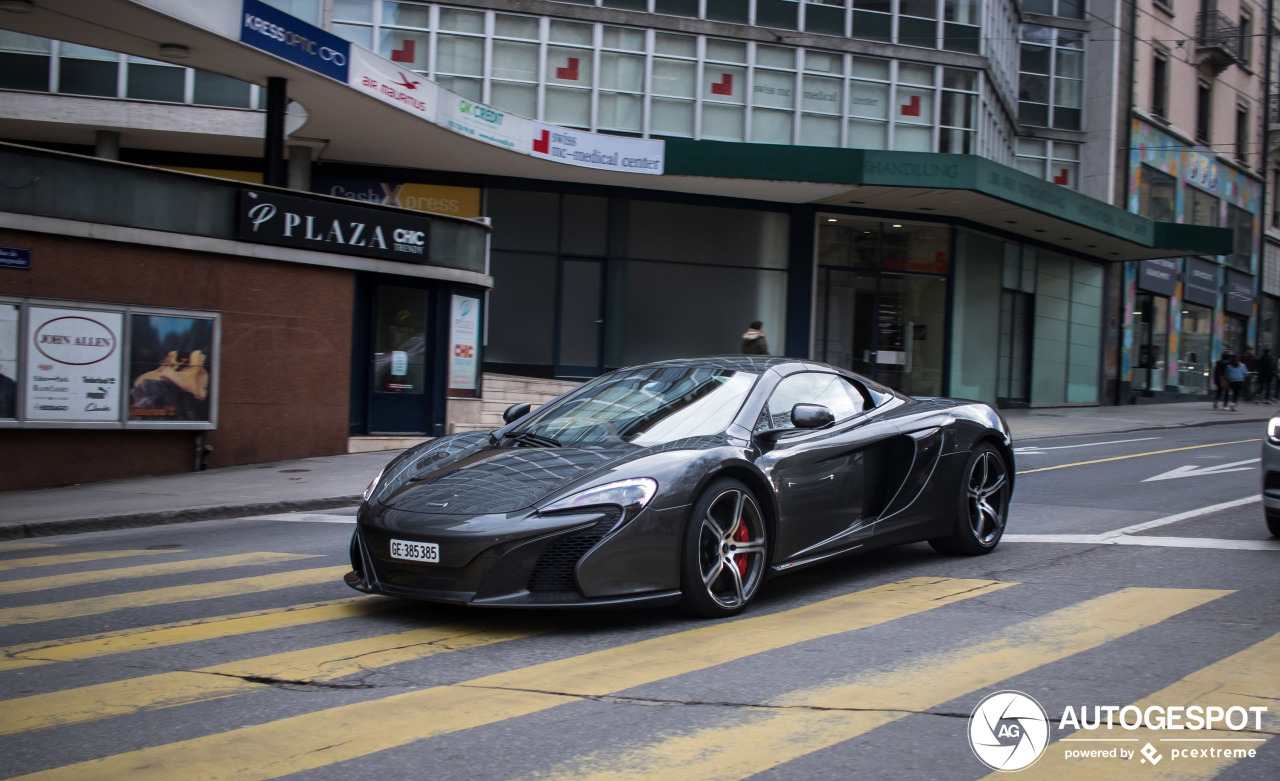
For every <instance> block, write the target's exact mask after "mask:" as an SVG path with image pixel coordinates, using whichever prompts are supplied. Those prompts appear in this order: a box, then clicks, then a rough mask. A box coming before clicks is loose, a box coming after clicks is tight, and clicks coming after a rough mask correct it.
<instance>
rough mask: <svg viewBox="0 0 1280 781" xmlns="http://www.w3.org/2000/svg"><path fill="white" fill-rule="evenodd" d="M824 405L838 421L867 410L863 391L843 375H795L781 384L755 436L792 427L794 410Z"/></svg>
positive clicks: (769, 402) (756, 427)
mask: <svg viewBox="0 0 1280 781" xmlns="http://www.w3.org/2000/svg"><path fill="white" fill-rule="evenodd" d="M797 404H821V405H822V406H824V407H826V408H827V409H829V410H831V414H832V415H835V418H836V420H838V421H839V420H844V419H845V418H850V417H853V416H854V415H857V414H858V413H859V412H862V410H863V409H864V408H865V407H866V401H865V399H864V398H863V395H862V393H861V391H859V390H858V389H857V388H854V387H853V386H852V385H851V384H850V383H849V382H848V381H847V380H845V379H844V378H843V377H840V376H839V375H835V374H825V373H819V372H803V373H801V374H792V375H791V376H789V377H786V378H784V379H783V380H782V382H780V383H778V387H776V388H774V389H773V393H772V394H771V395H770V396H769V400H768V401H767V402H765V405H764V409H763V410H761V411H760V417H759V418H757V419H756V425H755V429H754V431H755V432H757V433H758V432H761V431H766V430H768V429H774V428H790V427H791V408H792V407H794V406H795V405H797Z"/></svg>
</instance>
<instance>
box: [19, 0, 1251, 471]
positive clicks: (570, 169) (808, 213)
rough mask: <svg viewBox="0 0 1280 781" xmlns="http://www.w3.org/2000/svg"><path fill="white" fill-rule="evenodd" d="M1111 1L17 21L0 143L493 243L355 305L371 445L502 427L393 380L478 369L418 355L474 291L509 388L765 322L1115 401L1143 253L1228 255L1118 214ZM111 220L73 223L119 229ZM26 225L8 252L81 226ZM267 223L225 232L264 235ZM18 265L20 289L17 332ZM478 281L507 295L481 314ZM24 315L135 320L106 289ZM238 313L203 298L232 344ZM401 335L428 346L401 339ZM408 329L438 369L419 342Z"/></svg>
mask: <svg viewBox="0 0 1280 781" xmlns="http://www.w3.org/2000/svg"><path fill="white" fill-rule="evenodd" d="M1118 8H1119V6H1118V5H1117V4H1106V3H1104V4H1102V6H1101V7H1096V6H1090V8H1089V9H1088V11H1087V12H1086V9H1085V8H1084V7H1083V6H1082V5H1080V4H1079V3H1075V2H1072V1H1071V0H1036V1H1035V2H1031V3H1026V4H1024V5H1023V6H1022V7H1019V6H1017V5H1015V4H1014V3H1013V2H1011V1H1009V0H986V1H985V2H969V1H967V0H888V1H886V2H880V1H877V2H863V1H862V0H824V2H805V3H796V2H788V1H786V0H592V1H591V2H585V3H584V2H528V1H527V0H462V1H460V2H448V3H446V2H439V3H436V2H417V1H414V2H374V1H373V0H289V1H286V0H278V1H277V2H270V3H265V2H258V0H219V1H217V2H208V3H203V4H193V3H185V2H177V0H102V1H100V2H93V3H89V2H75V1H74V0H32V2H25V1H24V0H12V1H11V2H6V3H0V90H4V92H3V93H0V94H2V95H3V98H4V100H3V101H0V138H3V139H5V140H8V141H12V142H16V143H18V144H28V145H36V146H40V147H43V148H47V149H56V150H60V151H62V152H70V153H79V154H97V155H98V156H101V157H112V158H116V157H118V158H119V159H120V160H122V161H125V162H126V163H131V164H141V165H145V166H151V167H165V168H170V169H179V170H181V171H184V172H187V173H186V174H177V173H169V174H165V175H166V176H169V177H173V181H174V182H175V184H174V185H173V187H174V188H175V189H174V192H175V193H177V194H178V195H177V196H176V198H175V203H181V197H182V195H181V193H182V188H183V185H182V184H179V183H178V182H180V181H181V182H187V181H191V180H190V179H188V178H186V177H189V176H190V175H191V172H194V173H196V174H203V175H207V176H215V177H222V178H230V179H239V180H241V181H242V182H247V183H249V184H247V185H245V184H242V185H237V186H238V187H249V186H250V185H252V184H256V183H259V182H265V183H267V184H268V185H279V186H283V187H287V188H289V189H292V190H294V191H310V192H311V193H314V194H315V195H314V196H307V197H309V198H310V197H314V198H315V199H316V200H315V201H314V202H315V203H324V204H326V206H325V207H324V208H329V205H330V204H332V203H334V202H335V201H333V199H334V198H337V199H354V200H355V201H361V202H364V203H366V204H375V205H376V204H382V205H383V206H385V207H390V208H392V210H393V211H396V212H397V213H398V212H399V211H403V210H405V209H408V210H419V211H427V212H435V213H437V214H443V215H447V216H448V217H450V218H455V220H456V224H458V225H464V224H467V223H468V221H470V224H478V223H477V222H476V220H483V222H484V223H485V225H482V226H480V227H481V228H487V227H488V226H489V225H491V226H492V234H491V240H490V242H489V244H488V245H487V247H486V251H487V252H486V255H485V264H486V265H485V266H484V267H483V268H479V269H475V270H476V271H478V272H479V273H480V274H481V277H467V278H466V279H462V278H460V277H456V275H454V276H450V275H449V274H445V275H444V276H443V277H441V276H440V275H437V277H438V278H440V279H441V280H442V282H441V283H440V284H435V283H432V285H428V287H429V289H430V290H429V292H427V293H422V292H420V290H419V288H415V287H414V286H412V285H407V284H403V283H401V282H394V281H388V280H387V279H386V278H385V277H382V276H378V274H379V273H387V272H385V271H380V272H377V273H374V272H373V271H372V270H371V269H362V270H359V271H358V272H357V273H356V274H355V276H354V278H353V279H352V280H351V289H350V292H351V301H350V308H349V316H347V315H344V317H343V322H345V323H346V325H347V326H349V327H350V334H351V335H350V356H349V363H348V367H349V368H348V370H347V372H346V373H345V379H346V380H347V381H348V383H349V385H348V391H347V392H346V394H344V395H343V396H342V398H343V400H344V402H345V405H346V409H347V415H346V419H345V423H346V425H347V431H348V434H349V435H350V436H353V437H356V436H364V435H386V434H406V435H423V434H428V435H429V434H439V433H445V431H447V430H449V429H450V428H456V427H465V426H468V425H483V424H484V421H483V420H482V419H481V418H480V417H479V416H478V415H476V414H473V412H477V411H478V409H479V408H478V407H477V406H476V404H475V403H474V402H475V401H476V399H477V398H484V382H483V381H481V380H476V381H475V382H474V384H473V385H472V386H471V387H462V388H457V387H454V386H453V385H450V384H448V380H447V377H448V376H449V375H450V371H449V370H448V369H447V368H441V369H439V370H438V371H436V372H435V373H434V374H430V375H423V376H422V378H421V380H420V382H418V383H414V382H407V381H405V380H404V379H403V378H404V377H406V376H408V375H407V374H405V373H403V372H404V371H405V370H407V369H406V367H408V366H410V365H417V364H415V363H414V361H415V360H420V361H421V363H422V364H423V365H431V366H439V367H446V366H447V365H448V362H449V361H452V360H453V358H454V357H455V356H453V355H452V354H450V355H437V354H436V353H437V352H440V351H444V352H449V351H453V352H454V353H456V352H458V345H457V344H455V343H454V342H452V341H450V340H445V341H444V342H439V341H436V340H435V338H434V336H433V335H436V336H438V335H439V333H440V332H439V329H442V328H445V327H446V325H447V323H449V322H451V317H452V315H448V314H443V313H442V311H441V307H446V306H452V304H448V303H446V302H447V300H448V299H447V297H449V296H459V295H462V296H465V295H473V296H480V297H478V298H476V301H477V302H478V303H477V305H476V306H477V309H476V310H472V311H473V312H482V313H483V314H482V322H483V326H482V333H481V334H480V335H479V336H478V337H477V343H476V344H475V345H474V352H472V353H470V354H471V355H472V358H473V359H474V360H475V361H477V362H479V363H482V365H483V367H484V369H485V370H486V371H489V372H500V373H502V374H506V375H517V376H524V377H529V378H547V379H549V378H561V379H580V378H583V377H589V376H594V375H596V374H599V373H600V372H603V371H605V370H607V369H609V368H612V367H617V366H624V365H629V364H634V363H638V362H642V361H648V360H653V359H659V358H666V357H677V356H688V355H699V354H715V353H731V352H737V351H738V349H739V345H740V340H741V335H742V332H743V331H744V330H745V329H746V325H747V324H748V323H749V322H751V321H753V320H762V321H764V323H765V331H766V333H767V334H768V339H769V344H770V347H771V350H772V351H773V352H775V353H784V352H785V353H786V354H789V355H795V356H801V357H810V358H814V359H817V360H823V361H827V362H830V363H834V364H838V365H842V366H846V367H849V368H853V369H855V370H857V371H860V372H862V373H864V374H866V375H868V376H871V377H874V378H875V379H878V380H879V381H881V382H884V383H886V384H889V385H891V386H893V387H895V388H898V389H901V390H903V391H905V392H907V393H912V394H917V395H938V394H946V395H956V396H966V397H972V398H979V399H983V400H986V401H990V402H993V403H1001V404H1006V405H1025V404H1032V405H1046V406H1052V405H1064V404H1099V403H1111V402H1113V401H1115V400H1116V391H1117V389H1118V388H1119V387H1120V385H1119V384H1118V383H1120V382H1123V383H1127V384H1131V382H1132V381H1131V380H1130V379H1129V377H1128V374H1127V371H1128V369H1127V367H1125V366H1124V365H1123V363H1122V361H1121V360H1120V359H1119V357H1118V356H1119V354H1120V346H1121V344H1122V333H1127V331H1124V330H1123V329H1124V328H1125V327H1126V326H1128V325H1129V324H1128V323H1122V322H1120V320H1119V315H1118V312H1119V309H1120V306H1121V299H1122V297H1123V295H1124V290H1123V286H1122V285H1121V284H1120V283H1119V282H1118V280H1121V279H1123V277H1124V273H1126V272H1124V269H1126V268H1128V267H1127V266H1126V265H1125V263H1126V262H1132V263H1133V267H1135V268H1136V265H1137V263H1138V262H1139V261H1146V260H1161V259H1167V258H1171V257H1172V258H1180V257H1181V256H1184V255H1196V254H1202V253H1205V252H1210V253H1219V252H1227V251H1228V250H1229V249H1230V247H1231V246H1232V245H1231V241H1232V240H1231V237H1230V234H1228V232H1227V231H1224V230H1221V229H1215V228H1214V227H1213V226H1211V225H1204V224H1197V223H1195V221H1187V220H1182V219H1180V218H1179V215H1180V212H1177V211H1174V212H1171V213H1168V214H1166V213H1164V212H1162V213H1160V214H1159V215H1158V216H1159V217H1160V218H1162V219H1152V218H1151V217H1152V215H1151V214H1150V213H1149V212H1143V213H1142V214H1140V215H1135V214H1133V213H1131V212H1130V211H1127V210H1125V209H1123V208H1117V207H1116V206H1113V205H1111V203H1112V202H1120V203H1124V202H1125V201H1124V200H1123V194H1124V192H1125V188H1126V187H1127V186H1128V184H1127V183H1128V182H1129V176H1128V170H1129V163H1128V155H1127V154H1125V151H1126V150H1125V149H1124V144H1121V143H1117V134H1118V133H1120V132H1121V131H1124V132H1126V133H1127V132H1128V130H1129V123H1130V117H1131V112H1130V111H1129V104H1128V97H1129V84H1130V83H1131V81H1132V79H1130V78H1128V76H1127V73H1126V70H1125V65H1126V64H1127V63H1128V62H1129V61H1130V60H1129V58H1128V54H1127V51H1128V50H1126V48H1125V46H1124V42H1123V36H1120V35H1118V34H1117V27H1121V28H1123V27H1124V24H1125V19H1124V18H1123V16H1124V15H1123V13H1120V12H1118V10H1117V9H1118ZM5 31H7V32H5ZM89 47H93V48H89ZM286 95H287V97H288V98H289V100H290V101H291V104H290V105H289V106H288V109H287V110H286V106H285V100H284V98H285V96H286ZM264 108H265V109H266V110H265V111H264ZM1255 110H1256V109H1255ZM1255 116H1257V114H1255ZM1125 137H1126V138H1127V135H1126V136H1125ZM264 149H265V153H264ZM14 154H23V153H22V152H21V151H20V150H15V151H14ZM100 165H101V164H100ZM201 181H203V180H201ZM262 192H264V193H271V194H272V197H281V198H283V197H288V196H287V193H286V191H285V190H274V189H270V188H262ZM394 207H399V209H396V208H394ZM98 208H102V204H100V203H89V204H88V205H87V207H86V210H85V211H82V212H80V213H79V214H81V215H82V219H85V220H87V221H88V222H94V221H99V220H100V217H99V216H98V214H97V213H96V212H95V209H98ZM24 209H25V210H26V211H23V210H24ZM1222 209H1223V210H1224V211H1225V209H1226V207H1225V206H1223V207H1222ZM8 211H9V213H7V214H3V215H0V217H3V219H4V222H3V224H2V225H0V230H3V233H2V234H0V244H4V245H12V246H14V247H16V248H19V249H21V248H24V247H29V245H34V243H35V242H36V238H35V235H36V234H42V233H45V232H49V231H52V230H55V229H59V227H60V226H61V224H58V225H49V224H47V223H42V222H40V221H39V220H37V219H34V218H33V217H34V216H47V215H33V214H32V212H33V211H35V212H38V211H39V210H38V209H37V208H35V207H33V206H30V205H27V206H19V205H12V206H10V207H9V209H8ZM258 214H259V216H261V213H258ZM247 215H248V212H247V210H246V209H241V213H239V217H238V219H240V220H241V221H242V222H241V224H240V227H239V229H238V231H239V233H238V240H240V241H248V242H249V243H250V244H252V243H253V242H254V240H255V238H254V235H255V234H253V233H252V231H253V229H254V225H255V224H254V223H253V222H252V219H250V218H249V217H248V216H247ZM117 216H118V215H117ZM246 219H248V220H249V223H245V222H243V221H244V220H246ZM104 221H105V220H104ZM437 222H438V225H446V224H447V225H453V224H455V223H454V222H451V221H448V220H446V221H444V222H440V221H437ZM1188 222H1190V223H1192V224H1186V223H1188ZM1180 223H1182V224H1180ZM1226 223H1227V219H1224V220H1222V221H1221V222H1220V224H1226ZM438 225H437V226H433V228H432V230H433V231H439V230H442V228H440V227H438ZM84 233H85V235H86V237H88V238H92V234H93V231H91V230H89V229H84ZM432 246H434V244H433V245H432ZM324 251H326V252H329V253H334V254H338V255H343V256H351V255H355V256H359V255H360V253H361V252H363V251H364V250H362V249H360V248H356V247H353V246H351V245H350V244H343V245H342V246H338V245H337V244H334V243H333V242H331V243H330V245H329V246H328V247H325V248H324ZM468 257H471V256H470V255H468ZM87 262H90V263H91V262H92V261H87ZM1176 262H1180V261H1176ZM36 263H37V261H36V260H34V259H33V260H32V261H31V264H32V268H34V267H35V264H36ZM428 265H429V264H428ZM384 269H385V267H384ZM468 269H470V267H468ZM390 273H392V274H393V276H394V270H392V271H391V272H390ZM29 274H30V271H29V270H26V269H18V268H14V269H2V268H0V294H5V295H8V296H9V297H10V299H12V300H13V304H12V305H13V311H14V312H15V313H16V314H15V323H17V326H16V327H15V328H14V329H13V330H14V332H15V333H21V334H23V335H24V336H22V337H21V339H27V338H28V336H29V335H30V333H31V323H32V322H33V320H32V319H31V314H30V311H29V310H30V308H31V306H33V304H32V303H31V301H30V300H29V299H30V298H31V297H30V296H28V295H27V294H25V293H23V292H22V291H23V290H25V288H24V284H25V283H24V280H25V279H27V277H25V276H24V275H29ZM445 277H448V279H447V280H446V279H445ZM1109 277H1110V278H1112V281H1110V282H1109ZM489 280H492V290H491V291H490V292H488V293H487V295H482V294H477V293H474V292H473V293H470V294H468V293H467V292H466V290H467V289H469V290H472V291H475V290H481V291H482V290H484V288H485V287H486V286H487V285H488V284H489ZM445 281H447V282H448V285H449V286H452V287H449V286H446V285H444V282H445ZM51 284H55V283H51ZM458 285H464V286H465V285H472V286H473V287H471V288H467V289H458V287H457V286H458ZM415 290H419V292H414V291H415ZM39 295H40V296H42V297H54V298H67V299H71V300H95V301H117V302H118V303H121V304H126V303H131V302H128V301H118V299H120V298H128V295H127V293H126V292H122V291H119V290H113V291H109V294H108V292H107V291H105V290H104V291H96V290H95V289H90V290H87V291H82V292H81V293H79V294H77V296H72V295H71V294H70V293H68V294H67V295H65V296H59V295H58V294H57V290H56V289H54V290H52V291H48V290H43V289H42V292H41V293H39ZM86 297H87V298H86ZM288 304H289V305H290V306H294V305H297V306H298V307H300V309H301V310H303V311H306V310H307V307H308V306H316V307H319V306H321V303H320V302H318V301H317V302H311V303H308V302H307V301H305V300H296V301H291V302H288ZM148 305H154V304H148ZM234 305H235V304H234V297H232V298H227V299H220V300H218V301H211V302H207V303H203V304H201V306H202V307H207V308H208V311H209V312H212V313H213V314H219V316H221V317H223V318H224V321H226V319H227V318H229V315H225V314H221V313H225V312H227V311H228V308H230V307H234ZM415 307H417V308H416V309H415ZM1126 308H1128V307H1127V304H1126ZM202 311H203V310H202ZM406 311H408V312H410V313H411V315H412V313H414V312H425V313H429V314H425V315H422V316H421V317H419V316H418V315H412V316H413V317H416V318H418V320H420V321H421V322H422V323H437V324H436V325H433V326H426V325H424V326H422V328H421V329H419V330H416V331H415V330H414V329H413V328H409V329H408V330H407V331H406V330H405V326H403V324H401V323H399V322H398V321H397V318H398V317H400V315H401V314H403V313H404V312H406ZM472 316H473V317H474V316H475V315H472ZM437 317H441V318H443V319H442V320H439V321H437V320H436V319H435V318H437ZM415 322H417V320H415ZM432 329H435V330H432ZM411 331H412V333H410V332H411ZM414 336H416V337H418V342H417V344H418V345H419V347H418V348H416V349H418V350H420V354H421V356H422V357H421V358H420V359H412V358H411V357H407V356H412V355H414V352H413V350H409V349H401V348H402V347H403V345H404V343H405V340H406V339H408V338H410V337H414ZM19 341H21V340H19ZM446 342H447V344H446ZM22 344H23V345H27V342H26V341H22ZM464 347H465V346H464ZM15 349H16V348H15ZM22 350H26V351H27V352H29V350H28V349H27V347H23V348H22ZM22 350H16V351H17V352H19V353H21V354H19V355H16V356H15V359H14V363H15V370H18V371H25V370H26V369H27V368H29V363H30V361H29V359H28V358H27V357H26V352H23V351H22ZM463 352H467V351H466V350H463ZM1126 354H1127V352H1126ZM227 360H228V361H230V360H231V357H230V356H228V357H227ZM377 367H390V368H389V369H388V370H387V371H389V372H390V373H389V374H387V375H386V376H383V375H379V374H378V368H377ZM384 374H385V372H384ZM1121 375H1123V377H1122V376H1121ZM19 385H20V387H25V386H24V385H22V383H20V384H19ZM405 385H412V386H414V388H415V390H417V391H422V393H416V392H415V393H412V394H408V393H405V390H406V388H405V387H395V386H405ZM1126 387H1127V385H1126ZM28 393H29V391H28ZM410 396H412V398H409V397H410ZM467 397H470V401H469V400H468V398H467ZM468 404H471V406H470V407H468V406H467V405H468ZM32 423H33V421H31V420H26V419H23V418H22V417H21V416H20V415H19V416H17V417H15V418H14V419H13V421H12V423H11V424H10V425H11V426H12V427H14V428H16V429H19V430H31V431H37V430H41V429H40V427H39V426H33V425H32ZM122 432H123V434H128V433H129V430H128V426H127V425H124V423H122ZM32 436H37V435H32ZM38 436H46V435H45V434H40V435H38ZM332 447H334V445H333V444H325V445H324V446H319V445H317V446H316V447H315V448H314V452H317V453H318V452H322V451H323V450H324V449H325V448H330V449H331V448H332ZM215 452H216V451H215ZM177 468H182V467H177Z"/></svg>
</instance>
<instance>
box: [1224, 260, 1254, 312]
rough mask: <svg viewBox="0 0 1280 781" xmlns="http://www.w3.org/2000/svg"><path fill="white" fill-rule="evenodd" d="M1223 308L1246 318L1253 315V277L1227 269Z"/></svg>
mask: <svg viewBox="0 0 1280 781" xmlns="http://www.w3.org/2000/svg"><path fill="white" fill-rule="evenodd" d="M1225 299H1226V300H1225V302H1224V303H1223V307H1224V308H1226V310H1227V311H1228V312H1234V313H1235V314H1238V315H1244V316H1246V317H1248V316H1250V315H1252V314H1253V277H1252V276H1250V275H1249V274H1241V273H1240V272H1239V271H1232V270H1231V269H1227V289H1226V296H1225Z"/></svg>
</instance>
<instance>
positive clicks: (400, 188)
mask: <svg viewBox="0 0 1280 781" xmlns="http://www.w3.org/2000/svg"><path fill="white" fill-rule="evenodd" d="M311 191H312V192H316V193H320V194H321V195H332V196H334V197H335V198H350V199H352V200H355V201H364V202H365V203H383V204H386V205H388V206H399V207H400V208H402V209H413V210H414V211H419V212H431V213H434V214H448V215H450V216H452V217H479V216H480V188H478V187H450V186H447V185H442V184H420V183H417V182H370V181H367V180H363V179H339V178H334V177H327V176H316V177H312V179H311Z"/></svg>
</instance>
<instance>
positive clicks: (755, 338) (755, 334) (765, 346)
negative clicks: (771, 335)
mask: <svg viewBox="0 0 1280 781" xmlns="http://www.w3.org/2000/svg"><path fill="white" fill-rule="evenodd" d="M742 354H743V355H768V354H769V340H768V339H766V338H765V336H764V323H762V322H760V321H759V320H754V321H752V323H751V325H750V326H748V327H747V332H746V333H745V334H743V335H742Z"/></svg>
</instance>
